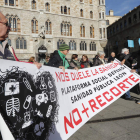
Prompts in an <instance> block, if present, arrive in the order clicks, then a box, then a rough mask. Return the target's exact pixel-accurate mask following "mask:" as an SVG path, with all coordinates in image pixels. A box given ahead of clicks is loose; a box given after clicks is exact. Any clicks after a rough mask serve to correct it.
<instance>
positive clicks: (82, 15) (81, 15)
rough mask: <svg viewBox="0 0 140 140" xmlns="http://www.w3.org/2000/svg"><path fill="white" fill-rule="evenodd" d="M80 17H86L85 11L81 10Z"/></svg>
mask: <svg viewBox="0 0 140 140" xmlns="http://www.w3.org/2000/svg"><path fill="white" fill-rule="evenodd" d="M80 17H84V14H83V9H80Z"/></svg>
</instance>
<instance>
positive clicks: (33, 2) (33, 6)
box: [31, 0, 36, 9]
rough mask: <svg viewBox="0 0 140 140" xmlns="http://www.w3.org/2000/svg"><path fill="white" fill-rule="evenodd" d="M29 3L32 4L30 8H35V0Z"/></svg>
mask: <svg viewBox="0 0 140 140" xmlns="http://www.w3.org/2000/svg"><path fill="white" fill-rule="evenodd" d="M31 5H32V9H36V1H35V0H33V1H32V2H31Z"/></svg>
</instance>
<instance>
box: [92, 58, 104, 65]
mask: <svg viewBox="0 0 140 140" xmlns="http://www.w3.org/2000/svg"><path fill="white" fill-rule="evenodd" d="M101 64H103V62H102V61H101V60H100V59H99V58H96V59H95V60H94V61H93V66H99V65H101Z"/></svg>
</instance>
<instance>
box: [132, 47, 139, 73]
mask: <svg viewBox="0 0 140 140" xmlns="http://www.w3.org/2000/svg"><path fill="white" fill-rule="evenodd" d="M132 57H133V58H134V59H135V60H136V61H137V65H136V66H135V67H134V69H137V70H138V73H139V74H140V50H139V51H137V52H134V53H133V54H132Z"/></svg>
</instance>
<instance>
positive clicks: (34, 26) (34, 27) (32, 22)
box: [31, 18, 38, 33]
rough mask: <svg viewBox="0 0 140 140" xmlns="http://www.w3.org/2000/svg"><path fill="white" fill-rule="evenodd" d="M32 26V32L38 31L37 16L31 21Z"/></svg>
mask: <svg viewBox="0 0 140 140" xmlns="http://www.w3.org/2000/svg"><path fill="white" fill-rule="evenodd" d="M31 26H32V33H38V21H37V20H36V18H33V20H32V21H31Z"/></svg>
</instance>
